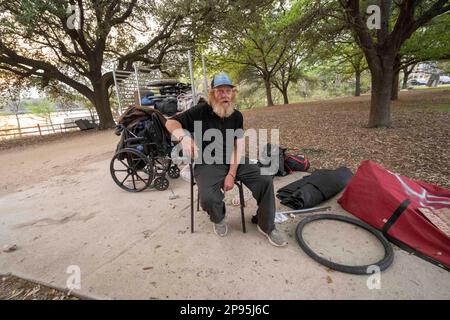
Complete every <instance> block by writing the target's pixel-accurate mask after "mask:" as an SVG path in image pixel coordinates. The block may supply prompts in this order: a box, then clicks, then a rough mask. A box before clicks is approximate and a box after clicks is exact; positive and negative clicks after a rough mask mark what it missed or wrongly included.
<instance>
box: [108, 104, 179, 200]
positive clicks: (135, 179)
mask: <svg viewBox="0 0 450 320" xmlns="http://www.w3.org/2000/svg"><path fill="white" fill-rule="evenodd" d="M142 109H144V110H145V108H144V107H140V108H139V110H140V111H141V110H142ZM160 119H161V117H160V115H158V114H157V112H154V111H152V112H151V113H149V114H148V116H147V117H140V118H138V119H134V120H133V121H131V123H130V121H128V123H127V121H122V122H123V123H120V121H119V125H118V126H117V127H116V130H115V133H116V135H118V136H120V137H121V138H120V141H119V143H118V145H117V148H116V152H115V154H114V156H113V158H112V159H111V162H110V173H111V177H112V179H113V180H114V182H115V183H116V184H117V185H118V186H119V187H120V188H122V189H123V190H126V191H129V192H140V191H143V190H145V189H149V188H154V189H156V190H159V191H163V190H166V189H167V188H168V187H169V184H170V183H169V180H168V179H167V176H168V177H170V178H172V179H177V178H178V177H180V169H179V168H178V166H177V165H176V164H174V163H173V161H172V159H171V157H170V154H171V152H172V149H173V147H175V145H174V144H173V143H172V141H171V139H170V134H167V132H166V130H165V127H164V125H163V124H162V123H161V120H160ZM128 120H129V119H128Z"/></svg>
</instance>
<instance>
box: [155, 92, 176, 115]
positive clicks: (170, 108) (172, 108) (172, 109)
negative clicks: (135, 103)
mask: <svg viewBox="0 0 450 320" xmlns="http://www.w3.org/2000/svg"><path fill="white" fill-rule="evenodd" d="M155 109H156V110H159V111H160V112H161V113H162V114H164V115H166V116H168V117H171V116H174V115H175V114H176V113H177V110H178V101H177V98H174V97H169V98H165V99H163V100H161V101H158V102H156V103H155Z"/></svg>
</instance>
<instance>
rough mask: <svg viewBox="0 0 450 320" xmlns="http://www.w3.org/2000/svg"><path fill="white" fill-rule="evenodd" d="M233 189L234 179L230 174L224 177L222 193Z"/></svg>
mask: <svg viewBox="0 0 450 320" xmlns="http://www.w3.org/2000/svg"><path fill="white" fill-rule="evenodd" d="M233 187H234V178H233V176H232V175H231V174H228V175H227V176H226V177H225V182H224V183H223V191H225V192H227V191H230V190H232V189H233Z"/></svg>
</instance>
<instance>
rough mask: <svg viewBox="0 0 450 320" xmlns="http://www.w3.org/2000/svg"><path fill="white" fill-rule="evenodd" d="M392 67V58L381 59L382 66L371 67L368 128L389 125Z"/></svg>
mask: <svg viewBox="0 0 450 320" xmlns="http://www.w3.org/2000/svg"><path fill="white" fill-rule="evenodd" d="M372 65H373V64H372ZM393 67H394V61H393V60H391V61H389V60H387V59H383V67H381V66H379V67H374V68H371V73H372V94H371V95H372V97H371V101H370V114H369V124H368V126H369V128H378V127H390V126H391V93H392V80H393V78H394V74H393V73H394V72H393V71H394V70H393Z"/></svg>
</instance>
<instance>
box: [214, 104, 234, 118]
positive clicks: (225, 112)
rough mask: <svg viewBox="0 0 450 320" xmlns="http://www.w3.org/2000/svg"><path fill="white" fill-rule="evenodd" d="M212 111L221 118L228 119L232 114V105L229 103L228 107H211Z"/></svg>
mask: <svg viewBox="0 0 450 320" xmlns="http://www.w3.org/2000/svg"><path fill="white" fill-rule="evenodd" d="M212 108H213V111H214V113H215V114H217V115H218V116H219V117H221V118H228V117H229V116H231V115H232V114H233V112H234V104H232V103H230V105H229V106H227V107H223V106H222V105H215V104H213V105H212Z"/></svg>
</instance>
